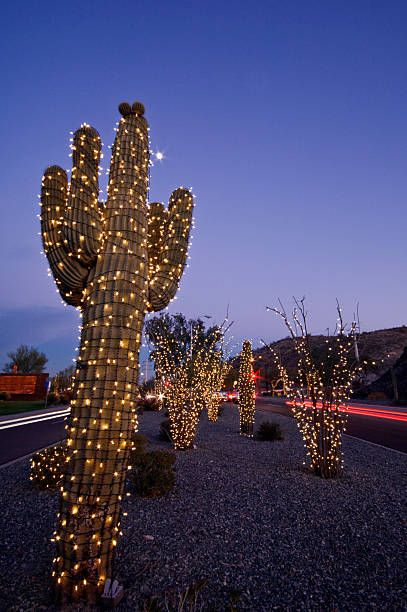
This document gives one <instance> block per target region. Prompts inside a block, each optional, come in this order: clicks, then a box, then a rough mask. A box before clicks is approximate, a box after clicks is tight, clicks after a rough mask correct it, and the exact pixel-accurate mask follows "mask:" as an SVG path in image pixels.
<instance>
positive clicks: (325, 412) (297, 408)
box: [267, 299, 361, 478]
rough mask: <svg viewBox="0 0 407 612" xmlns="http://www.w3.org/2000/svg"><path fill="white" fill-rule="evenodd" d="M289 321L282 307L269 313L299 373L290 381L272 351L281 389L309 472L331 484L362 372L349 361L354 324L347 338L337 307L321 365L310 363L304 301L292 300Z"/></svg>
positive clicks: (338, 471) (337, 470)
mask: <svg viewBox="0 0 407 612" xmlns="http://www.w3.org/2000/svg"><path fill="white" fill-rule="evenodd" d="M295 304H296V306H295V308H294V311H293V321H292V322H291V321H290V319H289V318H288V316H287V314H286V312H285V310H284V308H283V306H282V305H281V303H280V308H267V310H271V311H273V312H274V313H276V314H277V315H278V316H280V317H281V318H282V319H283V321H284V324H285V325H286V327H287V329H288V330H289V332H290V336H291V338H292V339H293V342H294V348H295V352H296V355H297V371H296V375H295V376H290V375H289V374H288V372H287V370H286V368H285V367H284V366H283V364H282V363H281V361H280V358H279V357H278V355H277V354H276V353H275V351H274V350H273V349H272V348H271V347H269V348H270V350H271V352H272V354H273V356H274V359H275V362H276V365H277V367H278V369H279V372H280V376H281V378H282V379H283V386H284V388H285V389H286V390H287V395H288V398H289V402H290V405H291V407H292V410H293V414H294V417H295V419H296V422H297V425H298V428H299V430H300V432H301V434H302V436H303V440H304V446H305V448H306V450H307V458H308V460H309V464H310V468H311V469H312V470H313V472H314V473H315V474H317V475H319V476H322V477H324V478H335V477H337V476H339V475H340V474H341V473H342V471H343V463H344V462H343V454H342V433H343V432H344V431H345V427H346V421H347V413H346V411H345V410H344V408H346V404H347V402H348V401H349V398H350V395H351V393H352V381H353V380H354V378H355V375H356V374H357V373H358V372H360V371H361V367H360V366H359V363H358V361H357V360H355V359H353V358H352V355H351V353H352V349H353V348H354V346H355V335H356V330H357V328H356V323H355V322H353V323H352V324H351V327H350V330H349V332H348V333H346V330H345V326H344V323H343V319H342V312H341V308H340V306H339V304H337V313H338V319H337V326H336V330H335V333H334V335H332V336H329V337H328V338H327V339H326V356H325V359H324V360H323V361H321V363H317V362H316V361H315V359H314V357H313V354H312V349H311V346H310V340H309V333H308V329H307V315H306V311H305V306H304V299H302V300H295Z"/></svg>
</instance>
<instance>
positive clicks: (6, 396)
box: [0, 391, 11, 402]
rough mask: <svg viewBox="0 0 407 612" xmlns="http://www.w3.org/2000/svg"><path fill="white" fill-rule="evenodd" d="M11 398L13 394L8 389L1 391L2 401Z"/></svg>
mask: <svg viewBox="0 0 407 612" xmlns="http://www.w3.org/2000/svg"><path fill="white" fill-rule="evenodd" d="M10 400H11V395H10V393H8V392H7V391H0V401H1V402H9V401H10Z"/></svg>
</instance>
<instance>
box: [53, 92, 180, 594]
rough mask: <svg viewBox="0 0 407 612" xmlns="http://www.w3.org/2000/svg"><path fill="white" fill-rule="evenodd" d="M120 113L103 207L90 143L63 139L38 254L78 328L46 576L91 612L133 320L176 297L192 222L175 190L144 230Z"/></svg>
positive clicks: (133, 377)
mask: <svg viewBox="0 0 407 612" xmlns="http://www.w3.org/2000/svg"><path fill="white" fill-rule="evenodd" d="M119 109H120V112H121V113H122V115H123V117H122V119H121V121H120V124H119V128H118V131H117V136H116V140H115V144H114V147H113V150H112V160H111V166H110V177H109V193H108V200H107V203H106V205H105V206H103V207H102V206H100V205H99V204H98V198H97V196H98V185H97V170H98V160H99V155H100V139H99V135H98V134H97V132H96V130H94V129H93V128H90V127H89V126H86V125H85V126H82V127H81V129H80V130H78V132H77V133H76V134H75V137H74V144H73V149H74V156H73V157H74V168H73V172H72V181H71V185H70V186H69V188H68V186H67V180H66V175H65V173H64V171H63V170H62V169H61V168H58V167H57V166H52V167H50V168H49V169H48V170H47V171H46V173H45V175H44V178H43V190H42V215H41V221H42V230H43V242H44V248H45V251H46V254H47V256H48V260H49V262H50V265H51V268H52V272H53V274H54V277H55V280H56V282H57V285H58V287H59V290H60V293H61V295H62V297H63V298H64V299H65V301H67V302H68V303H69V304H72V305H75V306H77V307H79V308H80V310H81V311H82V317H83V320H82V331H81V343H80V352H79V358H78V361H77V369H76V373H75V381H74V386H73V399H72V405H71V415H70V419H69V423H68V426H67V430H68V431H67V433H68V439H67V462H66V465H65V469H64V475H63V485H62V495H61V507H60V513H59V516H58V526H57V530H56V533H55V539H56V542H57V555H56V558H55V560H54V563H55V567H54V576H55V578H56V582H57V595H58V598H59V599H60V600H61V601H68V600H70V599H72V598H76V597H85V598H86V599H87V600H88V601H90V602H94V601H95V600H96V598H97V595H98V593H100V591H101V589H102V588H103V585H104V583H105V581H106V580H107V579H108V578H112V577H113V576H114V572H113V561H114V548H115V546H116V543H117V538H118V535H119V532H120V507H121V501H122V497H123V494H124V485H125V478H126V471H127V468H128V461H129V451H130V448H131V438H132V434H133V432H134V431H135V429H136V428H137V422H136V415H135V400H136V396H137V379H138V367H139V362H138V360H139V348H140V341H141V334H142V328H143V322H144V315H145V313H146V312H147V311H148V310H155V309H159V308H163V307H164V306H166V305H167V304H168V301H169V300H170V299H171V298H172V297H173V296H174V294H175V292H176V290H177V287H178V281H179V279H180V277H181V275H182V272H183V269H184V265H185V260H186V256H187V246H188V237H189V229H190V224H191V217H192V195H191V194H190V192H188V191H187V190H185V189H178V190H176V191H175V192H174V193H173V194H172V196H171V200H170V207H169V209H168V211H167V210H166V209H165V208H164V207H163V206H162V207H161V208H160V211H161V217H160V219H159V220H158V221H159V222H160V223H161V226H160V231H157V220H155V222H154V223H151V220H149V208H148V205H147V192H148V167H149V143H148V125H147V122H146V120H145V119H144V117H143V114H144V107H143V106H142V105H141V104H140V103H137V102H136V103H134V104H133V107H130V105H128V104H126V103H124V104H121V105H120V107H119ZM156 208H157V207H156V206H155V207H154V206H153V207H152V210H154V211H155V210H156ZM153 226H154V232H150V228H151V227H153ZM149 258H150V259H151V263H150V264H149Z"/></svg>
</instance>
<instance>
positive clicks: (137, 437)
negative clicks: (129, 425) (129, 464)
mask: <svg viewBox="0 0 407 612" xmlns="http://www.w3.org/2000/svg"><path fill="white" fill-rule="evenodd" d="M131 441H132V443H133V448H132V452H133V453H145V452H146V447H147V444H148V439H147V438H146V436H143V434H139V433H136V432H134V433H133V436H132V439H131Z"/></svg>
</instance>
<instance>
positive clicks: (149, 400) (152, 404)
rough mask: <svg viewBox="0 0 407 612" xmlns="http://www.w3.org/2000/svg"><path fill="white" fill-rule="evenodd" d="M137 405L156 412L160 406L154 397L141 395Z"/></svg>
mask: <svg viewBox="0 0 407 612" xmlns="http://www.w3.org/2000/svg"><path fill="white" fill-rule="evenodd" d="M138 406H139V408H142V410H145V411H147V412H158V411H159V410H160V408H161V403H160V400H159V399H157V398H156V397H143V398H142V399H140V400H139V402H138Z"/></svg>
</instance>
